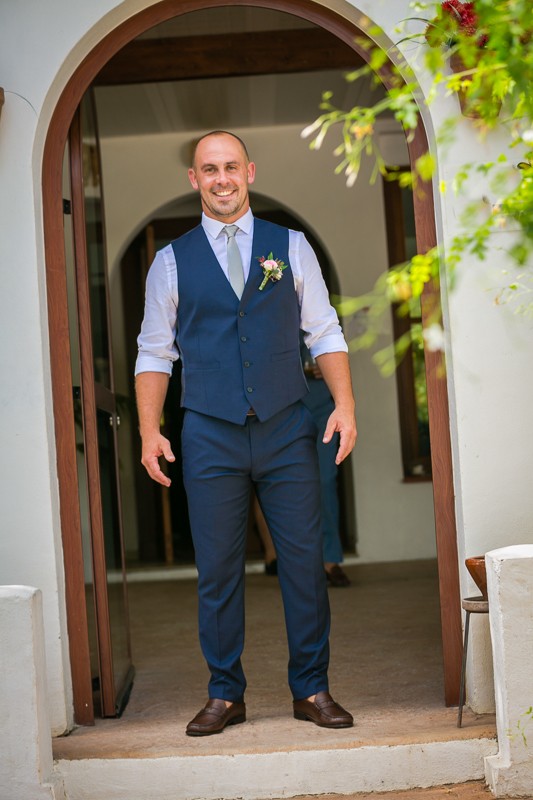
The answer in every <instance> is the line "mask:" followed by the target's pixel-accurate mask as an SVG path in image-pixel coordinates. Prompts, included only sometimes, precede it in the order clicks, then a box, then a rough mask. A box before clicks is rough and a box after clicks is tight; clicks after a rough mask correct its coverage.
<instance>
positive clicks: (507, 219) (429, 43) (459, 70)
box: [302, 0, 533, 351]
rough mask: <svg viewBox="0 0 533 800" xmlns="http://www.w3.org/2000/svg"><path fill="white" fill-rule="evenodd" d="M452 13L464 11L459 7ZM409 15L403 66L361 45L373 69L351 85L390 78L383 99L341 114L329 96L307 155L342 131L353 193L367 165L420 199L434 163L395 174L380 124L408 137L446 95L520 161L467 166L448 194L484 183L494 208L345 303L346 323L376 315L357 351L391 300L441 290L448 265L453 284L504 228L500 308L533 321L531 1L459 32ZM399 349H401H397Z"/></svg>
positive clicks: (424, 9) (416, 10) (493, 0)
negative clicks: (358, 315)
mask: <svg viewBox="0 0 533 800" xmlns="http://www.w3.org/2000/svg"><path fill="white" fill-rule="evenodd" d="M453 4H455V5H458V6H463V5H464V4H462V3H457V4H456V3H455V0H454V3H453ZM411 8H412V9H413V16H412V17H409V18H408V19H406V20H403V21H402V22H401V23H400V24H399V27H398V34H399V37H400V38H399V40H398V42H397V45H396V47H397V48H398V51H397V52H396V60H397V66H392V65H391V63H390V62H388V58H387V54H386V53H385V51H384V50H383V49H382V48H381V47H378V46H377V45H374V44H373V43H372V41H371V40H372V39H375V40H378V41H379V40H380V38H381V40H382V38H383V32H382V31H380V30H379V29H376V28H375V27H373V28H372V29H370V28H369V30H368V31H367V33H368V34H369V38H368V39H367V38H365V39H361V40H360V41H359V44H360V45H361V46H363V47H365V48H367V50H368V51H369V54H370V63H369V64H368V65H366V66H364V67H362V68H360V69H358V70H356V71H355V72H353V73H351V74H350V75H348V76H347V79H348V80H349V81H357V80H360V79H361V78H363V77H365V76H366V77H368V76H372V77H373V79H374V80H375V81H378V80H379V79H380V77H379V76H381V77H383V76H384V74H385V71H386V84H387V87H388V89H389V90H388V93H387V96H386V97H384V98H383V99H381V100H379V101H378V102H377V103H376V104H375V105H373V106H370V107H362V106H356V107H355V108H352V109H350V110H349V111H344V110H341V109H339V108H337V107H336V106H335V105H334V103H333V98H332V94H331V92H327V93H325V94H324V96H323V100H322V104H321V106H320V108H321V111H322V112H323V113H322V114H321V116H320V117H319V118H318V119H317V120H316V122H315V123H314V124H313V125H311V126H309V127H308V128H306V130H305V131H303V133H302V136H309V135H311V134H315V137H314V138H313V140H312V142H311V147H313V148H318V147H320V146H321V144H322V143H323V141H324V138H325V137H326V135H327V134H328V132H329V131H330V129H331V128H332V127H335V128H337V129H340V132H341V142H340V143H339V144H338V146H337V147H336V148H335V151H334V153H335V155H337V156H339V158H340V161H339V163H338V165H337V167H336V172H337V173H339V174H340V173H344V175H345V177H346V182H347V185H348V186H352V185H353V184H354V183H355V181H356V180H357V177H358V176H359V173H360V167H361V162H362V159H363V157H365V158H370V159H372V160H373V169H372V174H371V180H372V181H375V180H376V178H377V177H378V176H379V175H380V174H381V175H382V176H383V177H384V178H385V179H386V180H397V181H399V182H400V185H401V186H409V187H412V188H413V189H414V190H415V191H416V190H417V187H419V185H420V184H421V183H422V182H424V181H428V180H430V179H431V178H432V177H433V175H434V174H435V166H436V165H435V161H434V158H433V156H432V155H430V154H429V153H426V154H424V155H422V156H421V157H419V158H418V159H417V161H416V162H415V163H414V164H412V165H411V171H410V172H408V173H405V172H404V173H402V172H400V171H399V170H395V169H392V170H391V169H390V166H389V165H387V164H386V163H385V160H384V158H383V156H382V154H381V153H380V151H379V146H378V143H377V141H376V136H375V126H376V122H377V120H378V118H380V117H383V116H384V115H387V116H391V115H392V116H393V117H394V118H395V119H396V120H397V121H398V122H399V123H401V125H402V126H403V128H404V130H405V131H406V133H407V135H408V136H409V135H410V133H412V132H413V131H414V129H415V128H416V126H417V124H418V116H419V108H418V104H419V103H422V102H425V103H431V102H435V98H437V97H438V96H439V95H440V94H442V92H443V91H444V93H445V94H456V95H459V97H460V100H461V102H462V108H463V113H464V114H465V116H469V117H470V118H471V122H470V124H471V125H473V126H475V128H476V129H477V132H478V134H479V136H480V137H483V136H485V135H486V134H487V132H488V131H490V130H491V129H493V128H495V126H496V125H498V126H501V127H503V128H504V129H505V131H506V133H507V138H508V152H509V153H511V151H513V150H518V153H517V157H516V158H515V159H510V158H509V157H508V156H507V154H506V153H502V154H501V155H500V156H499V157H498V158H496V159H495V160H494V161H493V162H487V163H482V164H465V165H464V166H463V167H461V168H460V169H458V171H457V173H456V175H455V177H454V180H453V185H452V187H451V188H452V190H453V191H454V192H457V193H459V192H461V191H462V190H464V189H465V187H466V186H467V185H468V184H469V182H470V181H473V180H476V179H477V180H479V178H480V177H482V178H483V179H484V181H485V182H486V184H487V186H488V189H489V192H490V195H491V197H492V198H497V201H496V202H493V201H491V202H492V204H490V203H488V202H486V203H482V204H479V203H477V204H470V205H468V206H467V208H466V209H465V211H464V212H463V215H462V218H461V220H460V222H461V224H460V228H461V230H460V232H459V233H458V234H457V235H456V236H455V237H454V238H453V239H452V240H451V241H450V242H447V243H446V246H445V250H444V251H443V252H440V251H438V250H437V249H436V248H435V249H434V250H431V251H429V252H428V253H425V254H421V255H417V256H415V257H414V258H413V259H411V260H410V261H409V262H407V263H406V264H401V265H399V266H397V267H396V268H395V269H393V270H392V271H391V272H390V273H388V274H387V276H384V277H382V278H380V279H379V280H378V282H377V283H376V285H375V286H374V288H373V290H372V291H371V292H370V293H368V294H367V295H366V296H365V298H362V299H361V298H359V300H362V305H361V304H360V303H359V302H357V301H354V302H351V301H347V300H346V299H344V300H343V301H342V303H341V304H340V306H339V311H340V313H341V314H343V313H344V312H345V311H346V308H347V307H348V306H349V307H351V308H353V307H357V308H362V307H365V308H366V309H371V312H370V313H369V314H368V316H369V319H370V325H369V332H367V333H366V334H365V335H364V336H363V337H362V338H361V341H360V342H359V343H358V344H357V345H356V346H357V347H359V346H369V345H371V344H372V343H373V342H374V341H375V340H376V338H377V336H378V331H379V325H378V322H377V320H378V318H379V314H382V313H384V311H385V308H386V307H387V306H388V302H389V301H390V299H394V295H395V294H396V295H397V294H398V292H399V291H400V293H403V295H404V297H403V299H404V300H405V297H407V296H409V298H418V297H420V295H421V294H422V292H423V290H424V287H425V286H426V285H427V284H428V283H429V282H430V281H438V278H439V274H440V268H441V267H442V265H445V267H446V272H447V274H448V275H449V276H450V279H451V280H453V276H454V273H455V271H456V269H457V267H458V265H459V264H461V263H467V264H471V263H473V262H475V261H483V259H484V258H485V257H486V255H487V252H488V250H489V248H490V246H491V245H490V237H491V234H492V233H493V232H494V231H495V230H497V229H501V228H504V229H509V230H511V231H512V232H513V235H512V237H511V236H510V237H509V242H510V244H509V245H508V248H507V256H508V258H509V261H510V264H511V270H510V271H511V272H512V271H513V268H512V264H513V263H514V265H515V267H516V268H517V269H518V270H519V273H518V275H513V279H512V280H510V281H509V284H508V285H507V286H503V287H501V288H500V289H499V291H498V294H497V297H496V301H497V302H499V303H504V302H508V301H510V300H513V302H514V303H515V307H516V311H518V312H520V313H528V314H533V299H532V292H533V269H532V267H531V255H532V252H533V166H532V161H533V91H531V87H532V86H533V5H532V4H531V0H476V2H475V15H474V24H470V23H471V22H472V20H470V19H469V20H467V22H468V25H465V26H463V27H461V25H458V24H457V19H456V16H457V15H455V16H453V17H450V14H449V13H447V12H446V10H445V9H444V7H443V5H442V4H441V3H435V2H429V3H423V2H416V3H411ZM414 44H416V45H418V46H419V52H417V54H416V56H417V58H421V59H422V60H423V64H424V66H425V68H426V69H427V70H428V71H429V72H430V73H431V76H432V85H431V87H430V90H429V92H428V95H427V97H426V98H425V99H421V98H420V96H419V90H418V83H417V82H416V81H415V80H414V76H413V72H412V70H411V68H410V67H409V65H408V64H407V62H405V61H404V60H403V59H402V58H401V57H400V58H399V59H398V58H397V56H398V52H400V53H401V51H402V49H403V48H406V47H408V48H409V52H410V53H411V54H412V52H413V45H414ZM450 61H452V62H453V65H454V71H451V69H450ZM502 103H503V108H502V109H501V110H500V108H501V105H502ZM459 119H460V117H459V115H457V116H456V117H454V118H453V119H450V120H447V121H446V123H445V124H444V125H443V126H442V127H441V130H440V131H439V145H440V146H441V147H443V148H444V147H446V146H447V144H449V143H450V142H451V141H453V140H454V137H455V130H456V125H457V122H458V120H459ZM511 154H512V153H511ZM517 162H519V164H518V166H519V169H517V168H516V163H517ZM440 189H441V191H442V192H444V191H447V190H448V187H446V186H445V185H444V184H441V185H440ZM396 299H397V298H396ZM517 300H518V301H519V302H517ZM383 301H385V302H383ZM354 304H355V305H354ZM343 310H344V312H343ZM403 349H404V343H403V342H402V343H401V344H400V345H399V348H398V350H400V351H401V350H403Z"/></svg>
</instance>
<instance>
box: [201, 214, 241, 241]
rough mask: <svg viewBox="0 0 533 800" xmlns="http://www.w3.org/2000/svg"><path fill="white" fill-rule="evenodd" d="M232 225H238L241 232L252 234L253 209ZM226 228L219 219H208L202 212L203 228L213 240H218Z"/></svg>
mask: <svg viewBox="0 0 533 800" xmlns="http://www.w3.org/2000/svg"><path fill="white" fill-rule="evenodd" d="M231 224H232V225H238V226H239V228H240V229H241V231H244V233H248V234H250V233H251V232H252V229H253V224H254V215H253V214H252V210H251V208H249V209H248V211H247V212H246V213H245V214H243V215H242V217H239V219H236V220H235V222H232V223H231ZM225 226H226V223H225V222H221V221H220V220H218V219H213V217H208V216H207V215H206V214H204V213H203V211H202V227H203V229H204V231H205V232H206V233H208V234H209V236H211V238H212V239H216V238H217V236H219V234H220V232H221V231H222V228H224V227H225Z"/></svg>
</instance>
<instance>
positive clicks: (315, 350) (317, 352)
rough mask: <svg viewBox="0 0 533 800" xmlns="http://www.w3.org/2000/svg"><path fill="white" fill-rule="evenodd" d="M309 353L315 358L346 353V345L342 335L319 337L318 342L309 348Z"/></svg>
mask: <svg viewBox="0 0 533 800" xmlns="http://www.w3.org/2000/svg"><path fill="white" fill-rule="evenodd" d="M309 352H310V353H311V355H312V356H313V358H316V357H317V356H323V355H324V353H347V352H348V345H347V344H346V340H345V338H344V336H343V335H342V334H336V333H335V334H334V333H332V334H329V336H321V337H320V339H319V340H318V342H315V343H314V344H313V345H311V347H310V348H309Z"/></svg>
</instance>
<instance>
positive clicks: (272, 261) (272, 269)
mask: <svg viewBox="0 0 533 800" xmlns="http://www.w3.org/2000/svg"><path fill="white" fill-rule="evenodd" d="M257 260H258V261H259V265H260V266H261V267H262V269H263V275H264V278H263V280H262V282H261V286H260V287H259V291H260V292H262V291H263V289H264V288H265V286H266V285H267V283H268V281H269V280H270V281H279V280H281V278H282V277H283V270H284V269H287V264H284V263H283V261H280V259H279V258H274V255H273V253H269V254H268V256H267V257H266V258H265V256H259V257H258V259H257Z"/></svg>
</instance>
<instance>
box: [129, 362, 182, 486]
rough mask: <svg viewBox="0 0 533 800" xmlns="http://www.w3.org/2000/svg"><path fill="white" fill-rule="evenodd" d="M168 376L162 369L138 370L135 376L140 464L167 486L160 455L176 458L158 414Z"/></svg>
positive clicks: (161, 406) (161, 405) (155, 479)
mask: <svg viewBox="0 0 533 800" xmlns="http://www.w3.org/2000/svg"><path fill="white" fill-rule="evenodd" d="M168 378H169V376H168V375H167V374H166V373H164V372H141V374H140V375H137V377H136V379H135V388H136V391H137V410H138V412H139V430H140V433H141V439H142V443H143V444H142V459H141V461H142V464H143V466H144V467H145V468H146V471H147V472H148V475H149V476H150V477H151V478H152V479H153V480H154V481H157V483H160V484H161V485H162V486H170V478H168V477H167V475H165V473H164V472H163V470H162V469H161V467H160V465H159V459H160V458H161V456H163V457H164V458H166V460H167V461H175V460H176V459H175V456H174V453H173V452H172V448H171V447H170V442H169V441H168V439H165V437H164V436H163V435H162V434H161V432H160V423H161V414H162V413H163V404H164V402H165V396H166V393H167V388H168Z"/></svg>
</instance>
